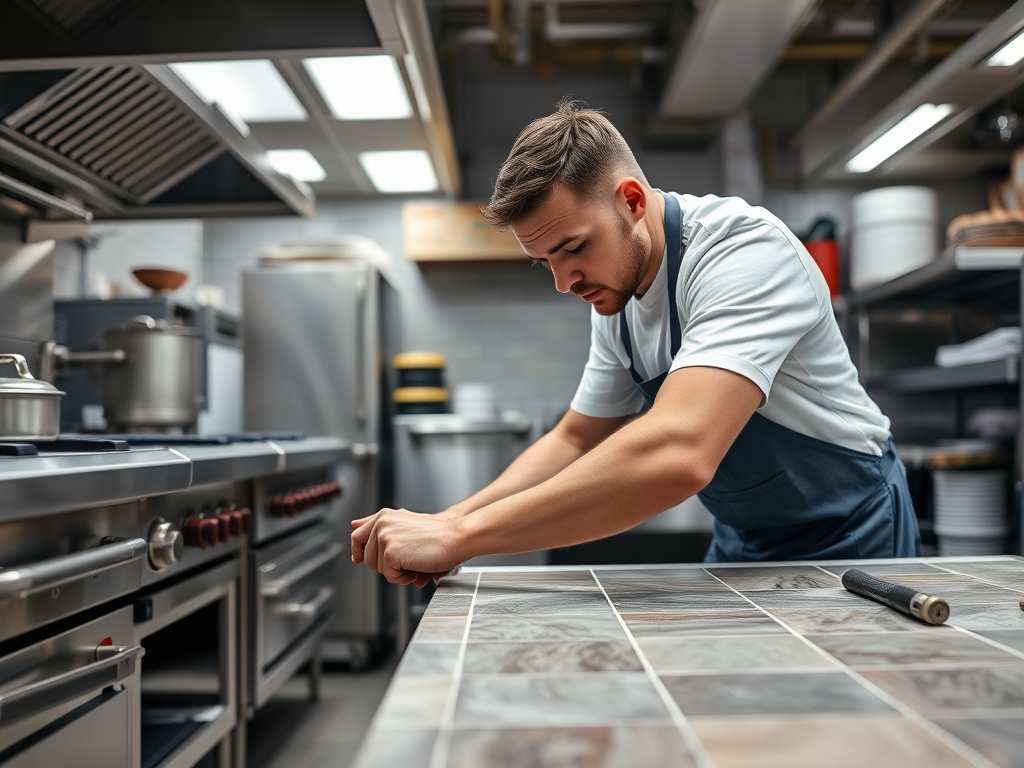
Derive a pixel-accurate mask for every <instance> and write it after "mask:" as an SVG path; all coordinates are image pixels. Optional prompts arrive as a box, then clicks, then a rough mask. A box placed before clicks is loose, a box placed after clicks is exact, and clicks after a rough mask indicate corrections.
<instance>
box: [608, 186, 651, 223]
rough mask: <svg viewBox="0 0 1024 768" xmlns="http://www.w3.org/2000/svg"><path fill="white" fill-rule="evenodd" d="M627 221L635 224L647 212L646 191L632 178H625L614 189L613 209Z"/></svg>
mask: <svg viewBox="0 0 1024 768" xmlns="http://www.w3.org/2000/svg"><path fill="white" fill-rule="evenodd" d="M620 206H621V208H622V210H621V211H620V213H621V214H622V215H624V216H625V217H626V218H627V220H630V221H632V222H633V223H634V224H636V223H637V222H638V221H640V219H642V218H643V217H644V214H645V213H646V212H647V189H646V188H645V187H644V185H643V184H642V183H641V182H640V181H639V180H638V179H636V178H634V177H633V176H627V177H626V178H624V179H623V180H622V181H620V182H619V186H618V187H616V189H615V207H616V208H619V207H620Z"/></svg>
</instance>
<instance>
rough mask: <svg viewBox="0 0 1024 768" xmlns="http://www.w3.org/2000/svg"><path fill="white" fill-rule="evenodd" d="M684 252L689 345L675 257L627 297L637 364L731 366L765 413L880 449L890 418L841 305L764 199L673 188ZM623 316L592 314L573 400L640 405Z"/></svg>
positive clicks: (583, 405)
mask: <svg viewBox="0 0 1024 768" xmlns="http://www.w3.org/2000/svg"><path fill="white" fill-rule="evenodd" d="M671 194H673V195H674V196H675V198H676V200H677V201H678V202H679V206H680V208H681V209H682V224H683V243H684V245H685V253H684V254H683V261H682V265H681V267H680V270H679V280H678V282H677V283H676V307H677V309H678V312H679V325H680V328H681V330H682V346H681V347H680V348H679V353H678V354H677V355H676V356H675V358H672V356H671V341H670V332H669V319H668V317H669V302H668V288H667V285H668V259H667V258H665V257H664V256H663V258H662V261H661V268H660V269H659V270H658V274H657V276H656V277H655V278H654V283H653V284H652V285H651V287H650V290H648V291H647V293H646V294H645V295H644V296H643V298H640V299H637V298H636V297H634V298H632V299H630V300H629V303H628V304H627V305H626V321H627V323H628V325H629V333H630V340H631V342H632V345H633V362H634V364H635V366H636V371H637V373H638V374H640V376H641V377H642V378H643V379H645V380H647V379H651V378H654V377H655V376H657V375H659V374H660V373H662V372H664V371H675V370H678V369H680V368H685V367H688V366H706V367H710V368H724V369H725V370H728V371H733V372H734V373H738V374H740V375H741V376H744V377H746V378H748V379H750V380H751V381H752V382H754V383H755V384H757V386H758V387H760V388H761V391H762V392H763V393H764V397H765V400H764V402H763V403H762V406H761V408H760V413H761V414H762V415H763V416H765V417H766V418H768V419H771V420H772V421H774V422H775V423H777V424H781V425H782V426H784V427H788V428H789V429H792V430H794V431H796V432H800V433H801V434H804V435H809V436H810V437H815V438H818V439H819V440H824V441H826V442H829V443H832V444H834V445H840V446H843V447H845V448H849V449H851V450H854V451H859V452H861V453H867V454H873V455H875V456H880V455H881V454H882V451H883V449H884V446H885V444H886V442H887V441H888V439H889V419H888V418H887V417H886V416H885V415H884V414H883V413H882V412H881V410H879V408H878V406H877V405H875V403H874V401H872V400H871V398H870V397H868V395H867V393H866V392H865V391H864V388H863V387H862V386H861V385H860V382H859V381H858V379H857V369H856V368H855V367H854V366H853V362H852V361H851V360H850V355H849V352H848V351H847V348H846V344H845V342H844V341H843V338H842V335H841V334H840V333H839V326H838V325H837V324H836V321H835V317H834V315H833V313H832V305H831V302H830V300H829V291H828V286H827V285H826V284H825V278H824V277H823V276H822V274H821V271H820V270H819V269H818V267H817V265H815V263H814V261H813V259H811V256H810V254H808V253H807V250H806V249H805V248H804V247H803V245H802V244H801V243H800V241H799V240H798V239H797V238H796V237H795V236H794V235H793V234H792V233H791V232H790V231H789V230H788V229H787V228H786V226H785V225H784V224H783V223H782V222H781V221H779V219H777V218H776V217H775V216H773V215H772V214H771V213H769V212H768V211H766V210H765V209H764V208H759V207H753V206H750V205H748V204H747V203H745V202H744V201H743V200H741V199H739V198H736V197H728V198H722V197H716V196H714V195H707V196H705V197H694V196H693V195H676V194H675V193H671ZM643 404H644V400H643V396H642V395H641V394H640V390H639V389H638V388H637V387H636V385H635V384H634V383H633V380H632V379H631V378H630V375H629V357H628V355H627V354H626V349H625V347H624V346H623V344H622V340H621V338H620V336H619V316H618V315H614V316H612V317H603V316H601V315H599V314H597V312H596V311H592V312H591V335H590V359H589V360H588V361H587V366H586V368H585V369H584V371H583V379H582V381H580V385H579V388H578V390H577V391H576V396H575V397H574V398H573V401H572V408H573V410H575V411H578V412H579V413H582V414H584V415H586V416H595V417H612V416H626V415H630V414H634V413H638V412H639V411H640V410H641V409H642V407H643Z"/></svg>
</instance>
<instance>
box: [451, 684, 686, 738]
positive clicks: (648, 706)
mask: <svg viewBox="0 0 1024 768" xmlns="http://www.w3.org/2000/svg"><path fill="white" fill-rule="evenodd" d="M638 721H639V722H658V721H660V722H665V723H668V722H671V719H670V717H669V713H668V710H667V709H666V708H665V704H664V703H663V702H662V701H661V699H660V698H659V696H658V694H657V692H656V691H655V690H654V686H653V685H652V684H651V681H650V680H649V679H648V678H647V676H646V675H643V674H611V675H577V676H575V677H530V676H528V675H502V676H496V677H470V678H466V679H464V680H463V681H462V687H461V689H460V690H459V700H458V703H457V705H456V708H455V726H456V727H457V728H464V727H515V726H563V725H565V726H568V725H622V724H626V723H629V722H638Z"/></svg>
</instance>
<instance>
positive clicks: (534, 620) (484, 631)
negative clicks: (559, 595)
mask: <svg viewBox="0 0 1024 768" xmlns="http://www.w3.org/2000/svg"><path fill="white" fill-rule="evenodd" d="M625 636H626V633H625V632H624V631H623V629H622V625H621V624H620V623H619V620H618V619H617V618H615V615H614V614H613V613H611V612H610V611H609V612H608V613H607V614H592V615H589V616H560V615H555V614H552V615H550V616H481V615H480V614H479V613H474V615H473V623H472V625H471V626H470V628H469V642H470V643H475V642H482V641H489V640H568V639H587V638H592V639H621V638H624V637H625Z"/></svg>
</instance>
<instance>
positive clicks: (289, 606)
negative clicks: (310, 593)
mask: <svg viewBox="0 0 1024 768" xmlns="http://www.w3.org/2000/svg"><path fill="white" fill-rule="evenodd" d="M333 599H334V589H333V588H332V587H320V590H319V591H318V592H317V593H316V597H314V598H313V599H312V600H310V601H309V602H307V603H285V604H284V605H279V606H277V608H276V609H275V610H274V613H277V614H278V615H281V616H301V617H302V618H304V619H312V618H315V617H316V615H317V614H318V613H320V610H321V609H322V608H323V607H324V606H325V605H327V604H328V603H329V602H331V600H333Z"/></svg>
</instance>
